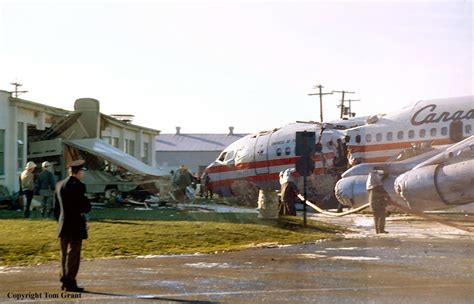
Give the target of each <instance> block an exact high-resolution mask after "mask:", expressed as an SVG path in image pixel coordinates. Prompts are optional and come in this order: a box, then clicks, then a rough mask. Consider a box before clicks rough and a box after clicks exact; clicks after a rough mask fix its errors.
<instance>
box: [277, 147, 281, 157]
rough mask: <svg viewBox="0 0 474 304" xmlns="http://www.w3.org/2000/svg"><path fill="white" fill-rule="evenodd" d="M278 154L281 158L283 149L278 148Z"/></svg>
mask: <svg viewBox="0 0 474 304" xmlns="http://www.w3.org/2000/svg"><path fill="white" fill-rule="evenodd" d="M276 153H277V156H281V148H277V151H276Z"/></svg>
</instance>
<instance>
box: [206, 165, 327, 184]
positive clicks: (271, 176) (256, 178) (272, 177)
mask: <svg viewBox="0 0 474 304" xmlns="http://www.w3.org/2000/svg"><path fill="white" fill-rule="evenodd" d="M324 171H325V169H323V168H318V169H314V171H313V174H321V173H323V172H324ZM295 175H296V176H299V174H297V173H295ZM279 178H280V173H279V172H275V173H264V174H258V175H252V176H246V177H239V178H231V179H223V180H217V181H212V180H211V182H210V183H209V187H211V188H213V189H215V188H220V187H230V186H231V185H232V184H234V183H236V182H238V181H249V182H254V183H259V182H269V181H277V180H279Z"/></svg>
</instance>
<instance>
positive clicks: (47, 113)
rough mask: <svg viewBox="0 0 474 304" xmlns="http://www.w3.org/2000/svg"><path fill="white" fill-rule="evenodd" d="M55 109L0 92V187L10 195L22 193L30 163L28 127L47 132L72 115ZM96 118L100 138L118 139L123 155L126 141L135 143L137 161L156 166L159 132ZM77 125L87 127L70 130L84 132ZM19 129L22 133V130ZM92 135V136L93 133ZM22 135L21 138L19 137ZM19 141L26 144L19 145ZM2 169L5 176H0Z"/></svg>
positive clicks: (107, 139)
mask: <svg viewBox="0 0 474 304" xmlns="http://www.w3.org/2000/svg"><path fill="white" fill-rule="evenodd" d="M52 109H53V108H52V107H49V106H47V105H42V104H39V103H33V102H29V101H24V100H16V99H12V101H10V93H9V92H6V91H1V90H0V136H1V135H2V133H3V134H4V143H2V142H1V141H0V184H1V185H4V186H6V187H7V188H8V190H9V191H10V192H13V191H18V190H19V184H18V176H19V174H20V173H21V171H22V170H23V168H24V167H25V164H26V162H28V145H29V142H28V134H27V128H28V125H30V126H34V127H35V128H36V129H37V130H45V129H46V128H48V127H51V125H52V122H53V121H54V119H55V118H59V117H62V114H61V113H64V115H66V114H68V113H69V112H70V111H66V110H62V109H55V110H54V111H52ZM56 112H58V114H56ZM52 113H54V114H52ZM97 115H98V117H97V119H99V120H100V122H99V124H101V125H100V126H99V127H100V128H99V130H101V131H100V132H99V134H97V135H98V136H99V137H101V138H102V139H104V140H105V141H106V142H107V143H110V144H112V145H113V141H114V138H115V139H116V141H118V146H117V147H118V148H119V149H120V150H122V151H126V150H125V147H124V145H125V142H126V141H128V142H129V143H133V150H134V156H135V158H137V159H139V160H141V161H143V162H145V163H147V164H148V165H150V166H153V164H154V162H155V153H153V151H154V150H155V135H156V134H157V133H158V131H155V130H152V129H147V128H142V127H139V126H136V125H130V126H129V125H127V124H126V123H122V122H117V123H114V124H111V123H106V121H104V120H103V119H100V116H101V114H100V112H98V114H97ZM91 119H93V117H92V118H91ZM19 122H20V124H19ZM78 124H84V123H81V122H80V121H79V122H77V123H76V124H75V125H73V127H71V129H73V128H76V129H77V130H79V131H80V129H83V126H79V127H78V126H76V125H78ZM102 124H103V125H102ZM18 127H20V128H21V129H20V130H19V129H18ZM68 131H70V133H71V134H76V135H78V134H79V137H74V136H71V137H73V138H83V137H84V136H83V135H84V134H86V133H87V132H86V133H84V132H82V133H81V132H74V131H75V130H68ZM93 131H94V130H92V131H90V132H89V133H94V132H93ZM65 133H67V132H65ZM19 134H22V136H20V137H19ZM63 134H64V133H63ZM80 134H82V135H80ZM19 138H22V139H23V140H22V141H21V142H19ZM145 142H146V143H148V151H145V150H146V149H144V143H145ZM2 149H3V150H2ZM18 151H20V152H21V153H20V155H18ZM2 165H3V166H2ZM37 165H39V164H37ZM2 168H3V172H1V169H2Z"/></svg>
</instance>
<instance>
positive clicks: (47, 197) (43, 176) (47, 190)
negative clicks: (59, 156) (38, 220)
mask: <svg viewBox="0 0 474 304" xmlns="http://www.w3.org/2000/svg"><path fill="white" fill-rule="evenodd" d="M41 168H42V169H43V171H41V173H40V175H39V177H38V183H37V187H38V189H39V195H40V196H41V215H42V216H43V217H48V218H49V217H51V216H52V215H53V193H54V186H55V185H56V181H55V179H54V175H53V173H52V172H51V171H50V168H51V164H50V163H49V162H47V161H45V162H43V163H42V164H41Z"/></svg>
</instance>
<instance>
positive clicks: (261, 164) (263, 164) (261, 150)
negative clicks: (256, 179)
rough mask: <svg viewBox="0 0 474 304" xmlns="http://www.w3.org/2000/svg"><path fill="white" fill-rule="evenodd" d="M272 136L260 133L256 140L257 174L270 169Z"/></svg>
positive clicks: (255, 158)
mask: <svg viewBox="0 0 474 304" xmlns="http://www.w3.org/2000/svg"><path fill="white" fill-rule="evenodd" d="M270 137H271V135H260V136H258V137H257V141H256V142H255V153H254V160H255V173H256V174H265V173H269V171H270V169H269V168H268V142H269V141H270Z"/></svg>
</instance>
